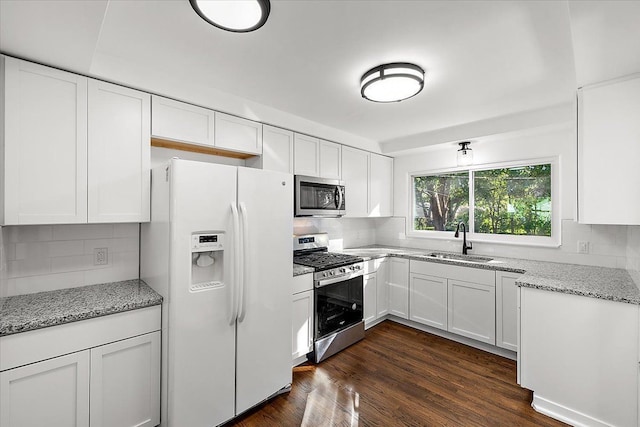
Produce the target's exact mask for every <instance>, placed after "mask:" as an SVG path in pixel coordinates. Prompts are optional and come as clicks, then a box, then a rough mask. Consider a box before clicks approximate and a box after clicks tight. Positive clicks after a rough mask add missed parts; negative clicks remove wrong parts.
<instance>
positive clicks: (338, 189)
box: [336, 185, 344, 209]
mask: <svg viewBox="0 0 640 427" xmlns="http://www.w3.org/2000/svg"><path fill="white" fill-rule="evenodd" d="M336 191H338V197H339V200H338V206H336V208H338V209H341V208H342V202H343V197H344V195H343V194H342V190H341V189H340V186H339V185H338V186H337V187H336Z"/></svg>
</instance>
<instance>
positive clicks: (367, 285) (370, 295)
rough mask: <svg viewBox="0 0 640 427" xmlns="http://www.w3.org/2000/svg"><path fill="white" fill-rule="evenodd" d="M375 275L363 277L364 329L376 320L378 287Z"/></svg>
mask: <svg viewBox="0 0 640 427" xmlns="http://www.w3.org/2000/svg"><path fill="white" fill-rule="evenodd" d="M376 279H377V278H376V273H372V274H367V275H366V276H364V313H363V315H364V316H363V317H364V325H365V327H366V326H367V325H368V324H369V323H371V322H373V321H374V320H376V317H377V316H376V313H377V312H378V308H377V306H376V300H377V298H378V287H377V286H376V285H377V280H376Z"/></svg>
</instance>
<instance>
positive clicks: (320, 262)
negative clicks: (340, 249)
mask: <svg viewBox="0 0 640 427" xmlns="http://www.w3.org/2000/svg"><path fill="white" fill-rule="evenodd" d="M362 261H363V259H362V258H359V257H357V256H353V255H347V254H338V253H333V252H312V253H308V254H304V255H297V256H294V258H293V262H294V263H296V264H300V265H304V266H307V267H313V268H315V269H316V271H322V270H328V269H330V268H336V267H342V266H345V265H350V264H355V263H357V262H362Z"/></svg>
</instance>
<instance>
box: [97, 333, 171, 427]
mask: <svg viewBox="0 0 640 427" xmlns="http://www.w3.org/2000/svg"><path fill="white" fill-rule="evenodd" d="M90 409H91V424H90V425H91V427H109V426H127V427H128V426H149V427H152V426H156V425H158V424H159V423H160V332H159V331H158V332H153V333H150V334H146V335H141V336H138V337H135V338H129V339H126V340H123V341H117V342H114V343H112V344H107V345H103V346H100V347H96V348H93V349H91V408H90Z"/></svg>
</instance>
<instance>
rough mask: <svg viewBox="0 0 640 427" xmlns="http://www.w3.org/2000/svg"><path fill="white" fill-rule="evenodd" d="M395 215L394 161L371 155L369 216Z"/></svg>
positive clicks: (378, 155) (389, 158)
mask: <svg viewBox="0 0 640 427" xmlns="http://www.w3.org/2000/svg"><path fill="white" fill-rule="evenodd" d="M392 215H393V159H392V158H391V157H386V156H381V155H380V154H376V153H371V154H370V155H369V215H368V216H370V217H378V216H392Z"/></svg>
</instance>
